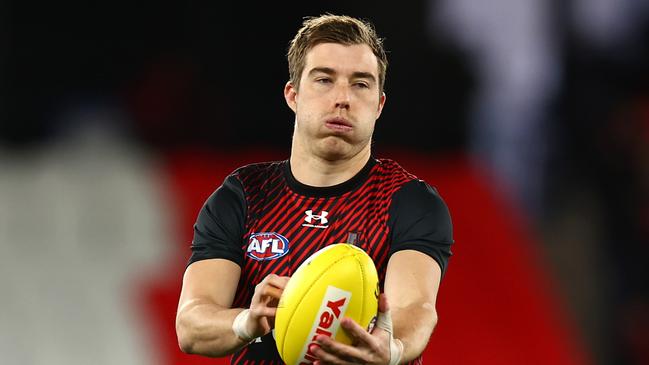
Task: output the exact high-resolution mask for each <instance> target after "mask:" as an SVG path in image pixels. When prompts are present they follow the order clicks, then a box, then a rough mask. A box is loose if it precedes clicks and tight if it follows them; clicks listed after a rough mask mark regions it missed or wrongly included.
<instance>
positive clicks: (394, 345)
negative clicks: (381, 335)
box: [390, 338, 403, 365]
mask: <svg viewBox="0 0 649 365" xmlns="http://www.w3.org/2000/svg"><path fill="white" fill-rule="evenodd" d="M401 356H403V342H401V340H399V339H398V338H393V339H391V340H390V365H397V364H398V363H399V361H401Z"/></svg>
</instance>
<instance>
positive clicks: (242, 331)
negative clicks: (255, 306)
mask: <svg viewBox="0 0 649 365" xmlns="http://www.w3.org/2000/svg"><path fill="white" fill-rule="evenodd" d="M249 315H250V309H244V310H243V311H241V312H240V313H239V314H237V316H236V317H235V318H234V322H232V331H234V334H235V335H237V337H239V338H240V339H242V340H244V341H246V342H250V341H252V340H254V339H255V336H253V335H251V334H250V333H248V329H247V328H246V323H247V322H248V316H249Z"/></svg>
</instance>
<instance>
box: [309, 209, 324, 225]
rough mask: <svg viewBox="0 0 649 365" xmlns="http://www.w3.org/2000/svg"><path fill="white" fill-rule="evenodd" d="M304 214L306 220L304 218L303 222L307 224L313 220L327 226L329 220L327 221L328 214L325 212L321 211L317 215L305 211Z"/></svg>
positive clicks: (310, 211)
mask: <svg viewBox="0 0 649 365" xmlns="http://www.w3.org/2000/svg"><path fill="white" fill-rule="evenodd" d="M304 214H306V218H304V220H305V221H307V223H313V220H316V221H320V224H327V222H329V220H328V219H327V215H329V212H327V211H326V210H323V211H321V212H320V214H319V215H315V214H313V211H312V210H307V211H306V212H304Z"/></svg>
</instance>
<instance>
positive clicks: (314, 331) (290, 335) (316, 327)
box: [275, 243, 379, 365]
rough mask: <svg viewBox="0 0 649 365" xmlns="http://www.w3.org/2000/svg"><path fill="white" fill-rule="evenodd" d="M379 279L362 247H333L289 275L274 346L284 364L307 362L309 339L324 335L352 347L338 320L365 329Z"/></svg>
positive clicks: (373, 312) (372, 313) (373, 313)
mask: <svg viewBox="0 0 649 365" xmlns="http://www.w3.org/2000/svg"><path fill="white" fill-rule="evenodd" d="M378 283H379V278H378V274H377V272H376V267H375V266H374V262H373V261H372V258H370V257H369V256H368V255H367V254H366V253H365V251H363V250H362V249H360V248H358V247H356V246H353V245H350V244H347V243H338V244H334V245H330V246H327V247H325V248H323V249H321V250H319V251H318V252H316V253H314V254H313V255H311V257H309V258H308V259H307V260H306V261H304V263H302V265H300V267H298V269H297V270H296V271H295V273H294V274H293V275H292V276H291V279H290V280H289V281H288V283H287V284H286V288H285V289H284V292H283V293H282V297H281V298H280V300H279V304H278V307H277V315H276V317H275V342H276V344H277V351H279V354H280V356H281V357H282V360H284V362H285V363H286V364H287V365H298V364H311V363H313V362H314V361H315V360H316V358H315V356H314V355H313V348H314V346H317V345H316V344H315V341H314V338H315V336H317V335H324V336H329V337H333V338H335V339H336V340H337V341H339V342H342V343H346V344H351V342H352V341H351V339H350V338H349V336H348V335H347V333H345V331H344V330H339V328H340V320H341V319H342V318H343V317H349V318H351V319H353V320H354V321H356V322H357V323H358V324H360V325H361V326H362V327H363V328H369V326H370V323H371V322H373V319H374V318H375V317H376V314H377V309H378V295H379V287H378Z"/></svg>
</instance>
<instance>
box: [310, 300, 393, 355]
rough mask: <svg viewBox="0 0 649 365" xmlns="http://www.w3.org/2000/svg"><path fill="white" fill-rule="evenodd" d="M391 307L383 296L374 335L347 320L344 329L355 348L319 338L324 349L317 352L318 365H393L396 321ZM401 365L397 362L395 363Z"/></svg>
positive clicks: (342, 324) (342, 322)
mask: <svg viewBox="0 0 649 365" xmlns="http://www.w3.org/2000/svg"><path fill="white" fill-rule="evenodd" d="M389 313H390V306H389V304H388V299H387V297H386V296H385V294H381V295H380V296H379V318H378V319H377V321H376V322H377V325H376V326H375V327H374V329H373V330H372V332H371V333H369V332H367V331H366V330H365V329H364V328H363V327H361V326H360V325H359V324H358V323H356V322H354V321H353V320H352V319H350V318H343V319H342V320H341V323H340V324H341V326H342V327H343V329H344V330H345V331H347V333H348V334H349V335H350V337H351V338H352V339H353V340H354V344H353V346H349V345H345V344H342V343H340V342H337V341H336V340H334V339H332V338H330V337H326V336H318V338H317V339H316V342H317V343H318V345H320V348H317V349H315V350H314V355H315V356H317V357H318V361H316V362H315V363H314V364H318V365H329V364H332V365H339V364H342V365H349V364H375V365H379V364H381V365H384V364H385V365H387V364H390V363H391V362H390V357H391V351H390V346H394V345H395V344H394V343H393V339H392V320H391V319H390V315H389ZM395 361H397V360H395Z"/></svg>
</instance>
